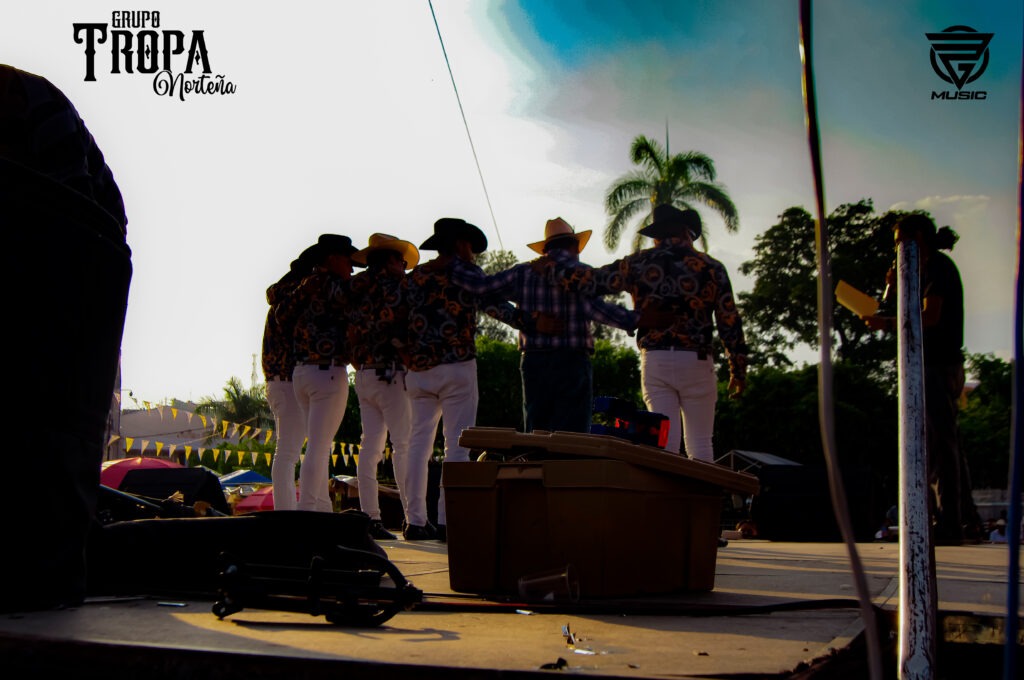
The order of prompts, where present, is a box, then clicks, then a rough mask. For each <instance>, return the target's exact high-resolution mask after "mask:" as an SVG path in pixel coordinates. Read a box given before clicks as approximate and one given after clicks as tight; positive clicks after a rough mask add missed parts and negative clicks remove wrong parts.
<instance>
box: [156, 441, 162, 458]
mask: <svg viewBox="0 0 1024 680" xmlns="http://www.w3.org/2000/svg"><path fill="white" fill-rule="evenodd" d="M163 448H164V443H163V442H157V443H156V455H157V457H158V458H159V457H160V451H162V450H163Z"/></svg>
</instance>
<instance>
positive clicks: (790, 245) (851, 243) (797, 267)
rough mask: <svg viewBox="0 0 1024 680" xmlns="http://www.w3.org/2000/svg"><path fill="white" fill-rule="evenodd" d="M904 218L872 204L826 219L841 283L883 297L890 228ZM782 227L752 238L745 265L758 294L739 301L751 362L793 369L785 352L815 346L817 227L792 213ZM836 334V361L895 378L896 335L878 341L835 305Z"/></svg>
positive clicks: (833, 266) (742, 296)
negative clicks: (876, 210)
mask: <svg viewBox="0 0 1024 680" xmlns="http://www.w3.org/2000/svg"><path fill="white" fill-rule="evenodd" d="M902 214H903V213H898V212H889V213H886V214H884V215H882V216H880V217H879V216H876V215H875V214H874V208H873V206H872V203H871V201H870V200H862V201H860V202H859V203H852V204H845V205H842V206H839V207H838V208H836V210H835V211H834V212H833V213H832V214H831V215H830V216H829V217H828V222H829V244H828V251H829V256H830V260H831V271H832V278H833V282H834V283H838V282H839V281H840V280H843V281H846V282H847V283H849V284H850V285H852V286H854V287H855V288H858V289H860V290H862V291H864V292H865V293H867V294H868V295H871V296H873V297H875V298H876V299H877V298H880V297H881V295H882V292H883V289H884V286H885V272H886V271H887V269H888V268H889V266H890V265H891V264H892V261H893V258H894V250H893V235H892V234H893V232H892V227H893V225H894V224H895V221H896V220H897V219H898V218H899V217H900V216H901V215H902ZM779 220H780V221H779V223H778V224H776V225H775V226H773V227H771V228H769V229H768V230H767V231H765V232H764V233H763V234H760V235H759V236H757V237H756V239H755V245H754V258H753V259H752V260H749V261H747V262H744V263H743V264H742V265H741V266H740V271H741V272H742V273H743V274H746V275H748V276H753V277H754V287H753V289H752V290H750V291H749V292H742V293H739V295H738V303H739V308H740V310H741V312H742V314H743V322H744V326H745V330H746V333H747V342H748V344H749V345H750V347H751V350H752V353H753V355H754V357H753V361H752V363H754V364H769V365H775V366H790V365H792V362H791V360H790V359H789V357H788V351H789V350H792V349H794V348H795V347H796V346H797V345H800V344H806V345H809V346H812V347H816V346H817V345H818V298H817V286H818V274H817V271H818V265H817V257H816V250H815V229H814V220H813V218H812V217H811V215H810V214H809V213H808V212H807V211H806V210H804V209H803V208H798V207H793V208H789V209H787V210H786V211H785V212H783V213H782V215H780V217H779ZM832 328H833V331H834V332H835V334H836V336H837V337H838V342H837V344H836V354H837V357H836V358H837V360H841V361H851V362H855V363H858V364H860V365H862V366H867V367H869V368H871V369H872V370H877V371H879V373H880V375H888V376H889V377H891V375H892V371H894V370H895V369H894V364H893V361H894V359H895V356H896V348H895V339H894V338H893V337H892V336H891V334H877V333H875V332H873V331H871V330H869V329H868V328H867V326H865V325H864V322H863V321H862V320H861V319H859V318H858V317H857V316H856V315H855V314H853V313H852V312H850V311H849V310H848V309H846V308H845V307H842V306H841V305H838V304H836V305H835V306H834V315H833V321H832Z"/></svg>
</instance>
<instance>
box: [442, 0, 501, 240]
mask: <svg viewBox="0 0 1024 680" xmlns="http://www.w3.org/2000/svg"><path fill="white" fill-rule="evenodd" d="M427 4H428V5H430V16H432V17H433V18H434V28H435V29H436V30H437V39H438V41H440V43H441V53H442V54H443V55H444V63H445V65H446V66H447V67H448V77H449V78H451V81H452V89H453V90H454V91H455V101H456V102H458V104H459V113H460V114H462V125H463V126H464V127H465V128H466V137H467V138H468V139H469V148H470V150H471V151H472V152H473V162H475V163H476V172H477V174H478V175H479V176H480V186H482V187H483V190H484V199H486V201H487V209H488V210H489V211H490V213H491V223H492V224H493V225H494V234H495V236H497V237H498V247H499V248H501V249H502V250H504V249H505V244H504V243H502V241H501V232H500V231H498V220H497V219H495V217H494V208H493V207H492V206H491V196H490V194H489V193H488V192H487V183H486V182H485V181H484V172H483V170H482V169H481V168H480V159H479V157H478V156H477V154H476V145H475V144H473V135H472V134H470V132H469V121H467V120H466V111H465V109H464V108H463V107H462V97H460V96H459V88H458V86H457V85H456V84H455V74H454V73H453V72H452V64H451V61H449V59H448V50H447V49H445V46H444V38H443V37H441V27H440V26H439V25H438V23H437V14H436V13H435V12H434V3H433V0H427Z"/></svg>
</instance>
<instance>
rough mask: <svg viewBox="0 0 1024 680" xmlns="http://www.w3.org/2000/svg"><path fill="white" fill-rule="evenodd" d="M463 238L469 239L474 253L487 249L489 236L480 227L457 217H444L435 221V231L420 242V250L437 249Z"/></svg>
mask: <svg viewBox="0 0 1024 680" xmlns="http://www.w3.org/2000/svg"><path fill="white" fill-rule="evenodd" d="M459 239H462V240H465V241H469V243H470V245H471V246H472V248H473V252H474V253H482V252H484V251H485V250H487V237H486V236H485V235H484V232H483V231H481V230H480V227H478V226H476V225H475V224H470V223H469V222H467V221H466V220H463V219H459V218H457V217H442V218H441V219H439V220H438V221H437V222H434V233H433V235H432V236H430V238H428V239H427V240H426V241H424V242H423V243H422V244H420V250H437V249H438V246H441V247H444V246H446V245H450V244H452V243H454V242H455V241H457V240H459Z"/></svg>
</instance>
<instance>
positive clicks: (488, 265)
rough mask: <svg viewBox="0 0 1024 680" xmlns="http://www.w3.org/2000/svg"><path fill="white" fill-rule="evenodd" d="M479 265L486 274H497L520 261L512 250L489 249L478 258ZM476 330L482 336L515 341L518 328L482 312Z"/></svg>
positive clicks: (503, 340) (477, 317) (478, 314)
mask: <svg viewBox="0 0 1024 680" xmlns="http://www.w3.org/2000/svg"><path fill="white" fill-rule="evenodd" d="M476 263H477V265H479V266H480V268H481V269H483V270H484V273H485V274H497V273H498V272H503V271H505V270H506V269H509V268H510V267H512V265H514V264H516V263H518V260H517V259H516V254H515V253H513V252H512V251H511V250H488V251H485V252H482V253H480V254H479V255H478V256H477V259H476ZM476 330H477V334H478V335H479V336H481V337H485V338H490V339H492V340H497V341H499V342H515V341H516V330H515V329H514V328H512V327H511V326H509V325H507V324H504V323H502V322H500V321H498V320H497V319H494V318H492V317H490V316H487V315H486V314H484V313H482V312H478V313H477V315H476Z"/></svg>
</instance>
